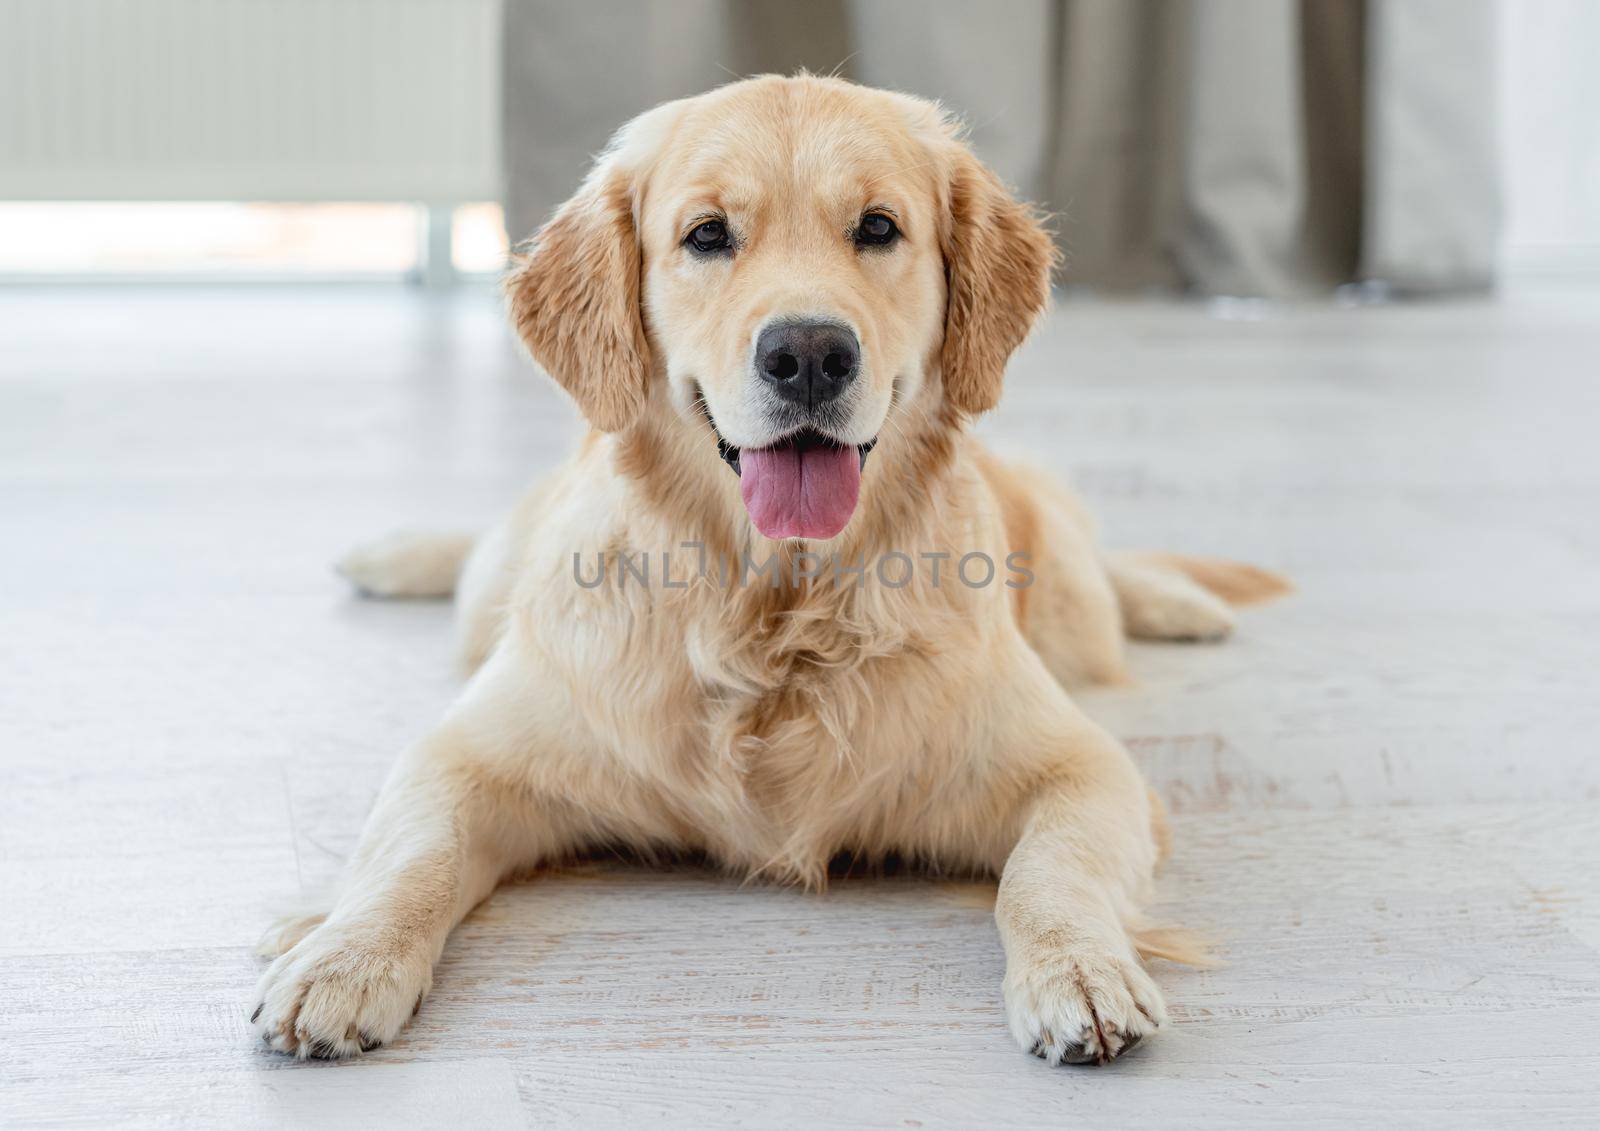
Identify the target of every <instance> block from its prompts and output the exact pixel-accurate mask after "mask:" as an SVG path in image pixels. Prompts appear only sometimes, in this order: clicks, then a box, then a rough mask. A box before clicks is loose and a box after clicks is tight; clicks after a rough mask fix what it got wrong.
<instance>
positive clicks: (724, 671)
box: [516, 487, 1015, 883]
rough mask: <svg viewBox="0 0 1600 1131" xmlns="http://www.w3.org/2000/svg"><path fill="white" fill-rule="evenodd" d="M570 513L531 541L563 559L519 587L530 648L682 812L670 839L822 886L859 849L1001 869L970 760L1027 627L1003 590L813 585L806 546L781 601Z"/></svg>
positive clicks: (590, 731)
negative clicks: (996, 660) (998, 679)
mask: <svg viewBox="0 0 1600 1131" xmlns="http://www.w3.org/2000/svg"><path fill="white" fill-rule="evenodd" d="M580 494H582V495H589V494H592V488H590V487H585V488H583V490H582V491H581V492H580ZM563 509H565V513H566V514H567V515H568V516H569V518H570V519H571V520H572V521H569V522H568V523H567V524H566V529H565V530H563V531H560V532H559V533H558V532H556V531H555V530H546V531H545V532H544V533H543V535H542V536H541V537H538V538H535V539H533V540H532V541H533V543H534V544H535V545H540V546H544V547H546V549H545V550H540V551H536V553H535V556H534V560H533V561H532V562H531V563H530V567H529V571H528V580H527V581H526V582H525V584H524V585H523V586H522V587H521V589H520V592H519V596H518V605H519V612H520V614H521V615H520V616H519V617H517V618H516V622H517V631H518V632H519V634H520V635H521V636H522V640H521V641H520V642H519V646H520V647H521V648H522V650H524V651H525V652H526V653H528V654H529V655H530V656H531V657H533V658H534V659H535V661H536V663H537V665H538V666H539V667H540V668H541V669H542V670H543V671H545V672H546V673H548V678H550V679H552V680H554V681H555V682H557V683H558V684H559V685H560V686H561V687H563V688H565V689H566V690H567V693H568V703H569V708H568V710H569V717H568V724H569V726H570V728H571V729H572V730H573V731H576V732H578V733H580V734H582V736H583V738H584V741H583V742H582V744H581V746H582V748H583V750H584V751H585V755H584V756H585V757H587V758H590V759H593V760H594V761H595V763H596V764H600V765H604V766H607V767H609V768H611V770H612V771H613V772H614V776H615V779H616V781H617V782H619V783H621V784H620V785H619V788H627V789H633V790H638V791H639V792H640V794H641V798H642V800H641V805H642V806H655V807H657V809H658V810H660V811H663V812H668V813H672V814H675V815H676V817H677V818H678V820H677V821H676V823H675V824H674V828H676V829H678V830H679V831H678V832H677V833H676V834H675V835H673V836H670V837H669V838H668V839H673V840H677V841H679V842H680V846H682V847H695V848H704V849H707V850H709V851H711V852H712V853H713V854H715V855H718V856H719V857H722V858H724V859H726V860H727V862H729V863H730V864H733V865H735V866H737V867H739V868H740V869H741V870H747V871H750V872H755V873H760V874H765V875H769V876H772V877H775V878H780V879H786V880H796V881H800V882H806V883H817V882H820V881H821V879H822V878H823V875H824V869H825V867H826V864H827V861H828V859H829V858H830V857H831V856H833V855H834V854H836V853H837V852H839V851H842V850H850V851H852V852H856V853H860V854H864V855H867V856H875V855H881V854H883V853H886V852H889V851H898V852H905V853H910V854H912V855H928V856H932V855H934V854H935V852H936V851H937V854H938V855H940V856H941V857H942V858H944V859H951V858H952V857H953V858H955V859H966V858H971V859H973V860H974V861H975V862H981V860H982V859H983V858H985V856H986V853H987V848H986V844H987V839H988V834H987V832H985V830H984V829H983V820H982V818H981V815H980V814H978V813H977V812H975V811H973V810H981V809H982V807H983V804H984V799H985V797H986V796H987V794H986V790H985V789H984V788H980V787H979V783H980V782H981V781H982V780H983V779H984V778H985V772H986V768H985V767H983V766H981V765H977V764H974V762H973V760H972V755H971V753H970V751H972V750H975V749H981V748H982V744H981V743H979V742H975V741H972V739H971V732H972V730H973V728H981V727H982V726H983V725H984V721H983V718H984V713H985V711H987V710H988V709H989V706H988V705H986V704H974V703H972V702H970V701H968V699H967V698H966V696H965V695H964V694H963V689H964V688H967V687H970V686H974V685H975V684H976V682H977V680H976V678H975V677H976V676H977V674H978V673H977V672H976V671H974V670H969V669H971V667H972V665H974V664H975V663H978V662H979V660H978V658H979V657H982V656H984V655H992V654H993V649H992V648H989V647H986V642H987V641H989V640H991V639H992V638H993V636H994V635H995V634H997V633H1005V632H1015V628H1014V626H1013V625H1012V624H1011V621H1010V614H1009V612H1008V608H1009V606H1008V598H1007V594H1006V591H1005V590H1004V588H1003V587H1001V586H994V587H992V588H987V589H972V588H968V587H966V586H963V585H960V584H956V583H951V584H947V585H942V586H938V587H933V586H929V585H927V584H913V585H908V586H905V587H903V588H893V587H889V586H885V585H883V584H881V583H880V582H879V581H878V580H877V579H876V578H875V577H872V576H869V577H868V578H867V579H865V580H864V581H863V582H860V583H857V582H856V581H855V579H854V578H853V577H849V578H845V579H844V580H842V581H837V580H835V579H833V578H832V577H825V578H822V579H819V580H816V581H805V580H802V581H801V582H800V583H799V584H798V585H796V584H792V583H791V579H792V576H793V573H792V571H793V566H794V564H795V563H794V553H795V548H794V547H792V546H791V547H787V548H775V550H776V558H775V560H776V562H777V568H778V569H779V570H780V571H781V577H782V579H783V583H782V584H780V585H778V586H773V585H771V584H770V581H769V580H768V578H767V577H765V576H758V575H755V574H747V575H745V576H743V577H741V576H740V573H739V567H738V565H737V564H734V563H730V565H729V566H728V567H726V571H725V570H724V568H723V567H720V566H719V563H718V562H717V561H716V560H715V559H716V555H714V554H713V555H708V560H707V561H706V562H705V563H704V565H705V569H704V575H703V576H702V575H701V573H702V564H703V563H702V561H701V559H700V558H699V557H698V555H696V554H695V553H693V552H690V551H683V550H682V549H681V548H680V549H679V550H678V552H676V553H674V552H673V551H670V550H665V551H662V550H648V549H645V548H644V547H645V546H646V545H647V544H648V542H647V539H646V538H641V537H639V536H638V535H637V533H636V532H634V531H630V530H627V529H619V528H618V527H617V526H611V527H609V528H595V527H593V526H586V525H585V520H586V516H588V515H592V514H594V513H596V510H595V508H594V507H593V506H591V505H575V506H573V507H570V508H559V507H558V508H555V510H556V513H558V514H559V513H561V511H562V510H563ZM610 513H612V514H616V513H618V511H617V509H615V508H614V509H613V510H612V511H611V512H610ZM624 513H625V511H624ZM574 542H577V543H579V544H581V545H586V547H587V548H586V549H580V550H578V551H574V552H571V553H567V554H561V555H559V558H558V556H557V555H556V554H553V553H551V552H549V551H548V547H550V546H561V545H563V544H565V545H569V546H570V545H573V544H574ZM574 554H575V555H576V556H575V557H574ZM624 559H627V564H626V565H625V564H624ZM735 561H737V559H735ZM985 674H988V673H985ZM936 798H938V799H941V800H940V804H939V805H938V806H935V805H934V804H933V802H934V800H935V799H936ZM952 798H964V799H970V802H971V804H970V805H969V806H966V807H964V806H963V804H961V803H959V802H957V803H953V802H952V801H951V799H952ZM935 812H936V813H937V816H936V817H935V816H933V815H932V814H934V813H935ZM691 830H692V831H691Z"/></svg>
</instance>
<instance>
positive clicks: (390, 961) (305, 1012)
mask: <svg viewBox="0 0 1600 1131" xmlns="http://www.w3.org/2000/svg"><path fill="white" fill-rule="evenodd" d="M432 982H433V968H432V963H431V962H430V961H429V960H428V958H427V956H426V955H425V954H419V953H417V952H416V951H415V949H413V948H407V947H405V946H404V945H396V944H395V943H394V942H393V940H392V931H385V932H377V931H373V930H371V929H370V928H369V929H367V930H361V929H357V928H347V927H341V926H338V925H335V924H331V923H324V924H323V925H322V926H320V927H318V928H316V929H315V930H313V931H312V932H311V933H310V934H308V935H306V936H305V938H303V939H301V940H300V942H298V943H297V944H295V946H294V947H293V948H292V949H291V950H289V951H288V952H287V953H285V954H283V955H282V956H280V957H279V958H278V959H276V960H275V961H274V962H273V963H272V965H271V966H269V967H268V968H267V972H266V973H265V974H264V975H262V978H261V983H260V985H259V986H257V988H256V1004H255V1007H254V1010H255V1011H254V1012H253V1013H252V1014H251V1015H250V1021H251V1024H253V1025H254V1026H255V1028H256V1031H257V1032H258V1033H259V1034H260V1035H261V1040H262V1041H263V1042H265V1043H266V1044H267V1045H268V1046H269V1047H271V1048H273V1049H276V1050H277V1051H279V1052H285V1053H289V1054H290V1055H292V1056H296V1057H299V1058H301V1059H304V1058H306V1057H318V1058H322V1059H335V1058H338V1057H344V1056H354V1055H355V1054H356V1053H361V1052H367V1051H368V1050H370V1049H375V1048H377V1047H378V1046H379V1045H382V1044H387V1043H388V1042H389V1041H391V1040H393V1039H394V1037H395V1035H396V1034H397V1033H399V1032H400V1030H401V1029H402V1028H403V1027H404V1026H405V1023H406V1022H407V1021H409V1020H410V1019H411V1017H412V1015H414V1014H415V1013H416V1011H417V1010H418V1009H419V1008H421V1006H422V999H423V997H425V996H426V995H427V992H428V988H429V987H430V986H431V985H432Z"/></svg>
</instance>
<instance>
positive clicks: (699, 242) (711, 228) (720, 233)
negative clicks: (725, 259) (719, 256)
mask: <svg viewBox="0 0 1600 1131" xmlns="http://www.w3.org/2000/svg"><path fill="white" fill-rule="evenodd" d="M683 242H684V243H685V244H687V245H688V246H689V247H691V248H693V249H694V250H695V251H698V252H700V253H701V254H709V253H711V252H713V251H722V250H724V249H726V248H729V247H732V246H733V241H732V240H730V239H729V238H728V225H726V224H724V223H723V222H722V221H721V220H706V221H703V222H702V223H701V224H700V225H699V226H698V227H696V228H695V230H694V231H692V232H690V233H689V238H688V239H686V240H684V241H683Z"/></svg>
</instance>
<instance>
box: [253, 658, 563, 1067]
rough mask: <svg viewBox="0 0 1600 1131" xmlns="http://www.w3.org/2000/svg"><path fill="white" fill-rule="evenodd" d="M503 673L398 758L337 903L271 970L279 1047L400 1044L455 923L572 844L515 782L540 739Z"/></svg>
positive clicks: (482, 680)
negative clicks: (514, 712) (518, 873)
mask: <svg viewBox="0 0 1600 1131" xmlns="http://www.w3.org/2000/svg"><path fill="white" fill-rule="evenodd" d="M494 683H495V678H494V675H493V673H480V676H479V677H478V678H477V679H475V680H474V681H473V685H470V686H469V687H468V689H467V691H466V692H465V694H464V695H463V697H462V700H461V702H460V703H459V704H458V705H457V707H456V708H455V709H454V710H453V711H452V712H451V715H450V716H449V717H448V718H447V719H446V720H445V722H444V723H443V725H441V727H440V728H439V729H438V730H437V731H436V732H435V733H434V734H433V735H432V736H431V737H430V738H428V739H427V740H426V741H424V742H423V743H422V744H420V745H419V746H418V747H416V748H415V749H414V750H412V751H411V752H410V753H408V754H407V755H406V756H405V757H404V758H403V759H402V760H401V762H400V764H399V765H398V766H396V768H395V770H394V772H393V773H392V774H391V776H390V778H389V780H388V782H387V783H386V784H385V786H384V788H383V790H382V792H381V794H380V795H379V798H378V802H377V805H376V807H375V808H374V809H373V812H372V815H371V816H370V817H369V818H368V820H367V824H366V826H365V828H364V829H363V831H362V835H361V840H360V844H359V847H358V848H357V850H356V852H355V855H354V857H353V858H352V860H351V862H350V865H349V868H348V871H347V874H346V877H345V880H344V882H343V885H342V888H341V893H340V896H339V898H338V900H337V901H336V902H335V904H334V907H333V910H332V911H331V912H329V914H328V915H327V917H326V918H325V919H324V920H323V921H322V922H321V924H320V925H318V926H316V927H315V928H314V929H312V930H311V931H310V932H309V933H307V934H305V935H304V937H302V938H300V939H299V940H298V941H297V942H295V943H294V945H293V946H291V947H290V948H289V949H288V950H287V951H286V952H284V953H283V954H281V955H280V956H279V957H278V958H277V959H276V960H275V961H274V962H273V963H272V965H271V966H270V967H269V968H268V969H267V971H266V973H265V974H264V975H263V976H262V979H261V983H260V985H259V987H258V989H257V993H256V1005H255V1011H254V1013H253V1014H252V1015H251V1021H252V1022H253V1023H254V1024H255V1026H256V1028H257V1031H258V1032H259V1033H260V1035H261V1039H262V1040H263V1041H265V1042H266V1043H267V1044H268V1045H270V1046H271V1047H272V1048H274V1049H277V1050H279V1051H281V1052H287V1053H291V1054H293V1055H296V1056H300V1057H306V1056H314V1057H340V1056H349V1055H352V1054H354V1053H357V1052H365V1051H367V1050H368V1049H371V1048H375V1047H377V1046H378V1045H381V1044H384V1043H385V1042H387V1041H389V1040H391V1039H392V1038H393V1037H394V1036H395V1034H397V1033H398V1032H399V1031H400V1029H401V1028H402V1027H403V1026H404V1025H405V1024H406V1022H407V1021H409V1020H410V1019H411V1017H412V1015H413V1014H414V1013H415V1012H416V1011H417V1009H418V1008H420V1007H421V1004H422V999H423V997H424V996H426V994H427V992H428V990H429V988H430V986H431V985H432V982H433V966H434V963H436V962H437V961H438V959H439V955H440V953H441V951H442V950H443V948H444V943H445V938H446V937H447V936H448V935H449V933H450V931H451V929H452V928H453V927H454V926H455V925H456V924H457V923H459V922H460V921H461V920H462V918H463V917H465V915H466V914H467V912H469V911H471V910H472V908H473V907H475V906H476V905H477V904H478V903H479V902H480V901H481V900H483V899H484V898H486V897H487V896H488V895H489V893H490V892H492V891H493V890H494V887H495V885H496V884H497V883H498V882H499V880H500V878H501V877H502V876H504V875H505V874H506V873H508V872H509V871H511V870H513V869H515V868H518V867H520V866H524V865H528V864H532V863H535V862H537V861H538V860H540V859H544V858H548V857H549V856H550V855H552V854H554V853H557V852H560V851H563V850H565V849H566V848H568V847H570V845H571V837H570V835H569V834H568V832H567V831H566V830H565V829H564V827H563V822H562V821H561V820H560V816H559V810H558V809H557V808H556V807H555V806H551V805H542V804H540V803H539V801H538V800H537V798H536V797H535V796H533V795H532V791H531V790H529V789H528V788H526V787H519V785H517V784H512V782H513V779H514V776H515V770H516V765H517V759H518V758H519V757H520V758H526V757H527V755H528V750H527V743H528V742H530V741H532V740H531V739H530V738H529V736H528V735H527V734H526V733H525V727H519V726H517V725H515V724H513V723H512V722H511V711H510V710H509V709H508V708H510V707H512V706H513V703H512V700H513V699H514V698H515V696H514V691H515V689H507V688H496V687H495V686H494ZM508 691H509V692H511V694H508ZM523 704H524V710H526V700H523Z"/></svg>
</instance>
